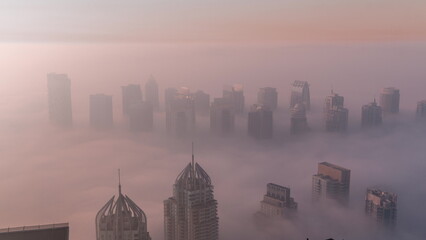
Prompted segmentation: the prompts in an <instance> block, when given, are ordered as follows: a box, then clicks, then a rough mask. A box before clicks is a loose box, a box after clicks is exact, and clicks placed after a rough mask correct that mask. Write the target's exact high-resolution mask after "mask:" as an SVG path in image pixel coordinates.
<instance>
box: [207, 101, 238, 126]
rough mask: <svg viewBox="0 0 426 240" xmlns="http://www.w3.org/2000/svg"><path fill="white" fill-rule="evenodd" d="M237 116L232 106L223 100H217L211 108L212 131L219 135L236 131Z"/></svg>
mask: <svg viewBox="0 0 426 240" xmlns="http://www.w3.org/2000/svg"><path fill="white" fill-rule="evenodd" d="M234 126H235V116H234V109H233V107H232V104H231V103H230V102H229V101H227V100H226V99H223V98H215V99H214V101H213V103H212V105H211V107H210V130H211V131H212V132H213V133H217V134H227V133H230V132H233V131H234Z"/></svg>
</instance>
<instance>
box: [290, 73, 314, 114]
mask: <svg viewBox="0 0 426 240" xmlns="http://www.w3.org/2000/svg"><path fill="white" fill-rule="evenodd" d="M297 103H303V104H305V107H306V110H309V109H310V108H311V97H310V94H309V84H308V82H305V81H297V80H296V81H294V82H293V84H292V85H291V97H290V108H293V107H294V106H295V105H296V104H297Z"/></svg>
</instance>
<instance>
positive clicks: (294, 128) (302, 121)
mask: <svg viewBox="0 0 426 240" xmlns="http://www.w3.org/2000/svg"><path fill="white" fill-rule="evenodd" d="M308 130H309V127H308V120H307V118H306V109H305V104H303V103H297V104H296V105H294V107H293V108H292V109H291V134H299V133H302V132H306V131H308Z"/></svg>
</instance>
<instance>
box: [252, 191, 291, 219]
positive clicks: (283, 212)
mask: <svg viewBox="0 0 426 240" xmlns="http://www.w3.org/2000/svg"><path fill="white" fill-rule="evenodd" d="M266 187H267V192H266V194H265V195H264V197H263V200H262V201H261V202H260V212H261V213H263V214H264V215H266V216H270V217H292V215H294V213H295V211H296V210H297V203H296V202H295V201H294V199H293V198H292V197H290V188H287V187H283V186H280V185H277V184H274V183H268V185H267V186H266Z"/></svg>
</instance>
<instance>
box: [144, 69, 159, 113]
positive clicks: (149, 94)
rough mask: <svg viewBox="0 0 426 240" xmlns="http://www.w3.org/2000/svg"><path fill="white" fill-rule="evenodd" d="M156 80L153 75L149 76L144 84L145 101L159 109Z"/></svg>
mask: <svg viewBox="0 0 426 240" xmlns="http://www.w3.org/2000/svg"><path fill="white" fill-rule="evenodd" d="M158 93H159V90H158V84H157V81H156V80H155V78H154V77H153V76H151V77H150V79H149V80H148V82H147V83H146V84H145V101H146V102H150V103H151V104H152V107H153V108H154V110H156V111H158V110H159V109H160V97H159V94H158Z"/></svg>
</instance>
